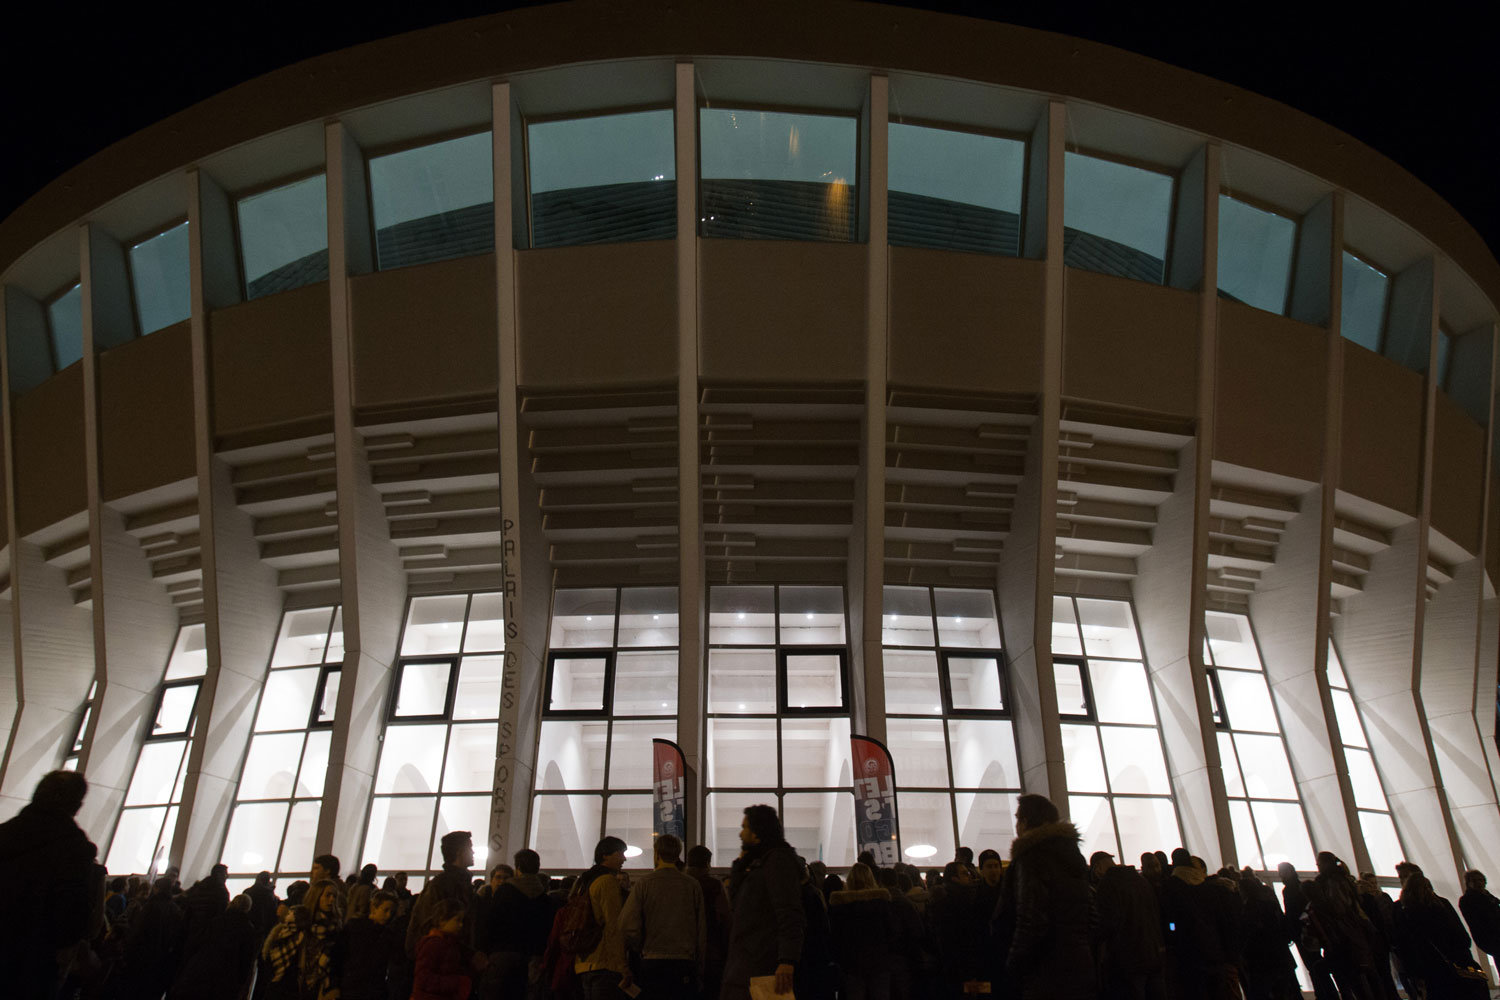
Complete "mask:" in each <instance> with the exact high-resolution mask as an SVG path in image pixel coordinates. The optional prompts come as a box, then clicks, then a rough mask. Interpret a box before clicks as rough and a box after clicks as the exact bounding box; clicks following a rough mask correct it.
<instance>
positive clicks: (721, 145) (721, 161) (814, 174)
mask: <svg viewBox="0 0 1500 1000" xmlns="http://www.w3.org/2000/svg"><path fill="white" fill-rule="evenodd" d="M698 125H699V129H698V141H699V147H700V167H701V170H702V175H703V179H702V180H703V182H702V185H701V188H700V190H699V197H700V206H699V213H698V214H699V229H700V231H701V232H702V233H703V235H704V236H726V237H743V238H746V239H760V240H837V241H850V240H853V239H854V234H855V224H856V222H857V213H858V199H857V198H856V197H855V187H856V184H857V174H856V169H857V162H858V141H859V127H858V123H857V121H856V120H855V119H854V118H850V117H846V116H843V115H825V114H796V113H792V112H786V111H754V110H747V109H731V108H702V109H701V110H700V111H699V113H698Z"/></svg>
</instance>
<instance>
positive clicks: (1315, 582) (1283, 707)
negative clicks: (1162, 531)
mask: <svg viewBox="0 0 1500 1000" xmlns="http://www.w3.org/2000/svg"><path fill="white" fill-rule="evenodd" d="M1328 489H1329V490H1330V492H1331V488H1328ZM1323 493H1324V489H1323V488H1319V489H1314V490H1311V491H1309V492H1308V493H1307V494H1306V495H1305V496H1304V497H1303V498H1302V502H1301V510H1299V511H1298V513H1297V516H1296V517H1294V518H1292V519H1291V521H1290V522H1288V523H1287V526H1286V529H1285V531H1283V532H1282V535H1281V545H1280V546H1279V547H1278V548H1277V550H1276V563H1275V565H1273V566H1272V567H1271V568H1270V569H1268V570H1266V571H1265V573H1264V574H1263V575H1262V577H1261V582H1260V586H1259V588H1258V589H1257V590H1256V592H1255V593H1254V594H1252V595H1251V596H1250V620H1251V622H1252V623H1253V624H1254V625H1255V633H1256V639H1257V641H1258V644H1259V646H1260V653H1261V659H1262V660H1263V661H1264V663H1265V670H1266V679H1267V680H1268V681H1269V682H1270V685H1271V695H1272V697H1273V698H1274V699H1275V703H1276V710H1277V717H1278V719H1279V720H1280V722H1281V731H1282V735H1283V736H1284V737H1285V739H1286V748H1287V754H1288V756H1289V757H1290V758H1291V764H1292V774H1293V775H1294V776H1295V778H1296V781H1297V792H1298V794H1299V796H1300V797H1301V799H1302V808H1303V811H1304V812H1305V813H1306V814H1307V823H1308V832H1309V834H1310V835H1311V837H1312V842H1313V843H1314V844H1315V845H1316V846H1317V848H1318V849H1319V850H1324V851H1332V852H1334V853H1335V854H1337V855H1338V856H1339V857H1341V858H1344V859H1346V860H1348V861H1349V862H1350V863H1351V864H1356V865H1358V870H1359V871H1368V870H1369V867H1370V858H1369V854H1368V852H1367V851H1366V850H1365V846H1364V836H1363V834H1362V833H1361V832H1360V829H1359V816H1358V814H1357V813H1356V812H1355V808H1354V791H1353V787H1352V785H1351V784H1350V782H1349V773H1348V765H1347V764H1346V763H1345V762H1344V749H1343V744H1342V742H1341V741H1340V736H1339V729H1338V718H1337V716H1336V715H1335V714H1334V709H1333V695H1332V693H1331V689H1330V688H1329V686H1328V674H1327V666H1328V610H1327V609H1328V586H1329V579H1328V577H1329V573H1330V571H1331V569H1332V562H1331V560H1329V559H1325V558H1324V546H1323V544H1322V542H1323V538H1324V536H1325V534H1326V535H1327V536H1328V537H1329V538H1330V539H1331V537H1332V522H1331V521H1328V522H1325V521H1324V520H1323V503H1322V496H1323ZM1320 597H1321V600H1320Z"/></svg>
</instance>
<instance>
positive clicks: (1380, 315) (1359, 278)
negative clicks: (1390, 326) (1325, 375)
mask: <svg viewBox="0 0 1500 1000" xmlns="http://www.w3.org/2000/svg"><path fill="white" fill-rule="evenodd" d="M1389 284H1390V279H1389V278H1387V277H1386V276H1385V275H1384V274H1383V273H1381V272H1380V271H1377V270H1375V268H1373V267H1371V266H1370V265H1369V264H1366V263H1365V262H1364V261H1362V260H1360V259H1359V258H1358V257H1356V256H1354V255H1353V254H1351V253H1349V252H1348V251H1347V250H1346V251H1345V252H1344V291H1343V296H1342V299H1341V302H1342V305H1341V306H1340V310H1339V332H1340V333H1341V334H1343V335H1344V336H1345V337H1347V338H1348V339H1349V340H1352V341H1354V342H1355V343H1356V344H1359V345H1360V346H1361V347H1368V348H1369V349H1370V350H1372V351H1379V350H1380V332H1381V330H1382V328H1383V327H1384V326H1385V296H1386V287H1387V286H1388V285H1389Z"/></svg>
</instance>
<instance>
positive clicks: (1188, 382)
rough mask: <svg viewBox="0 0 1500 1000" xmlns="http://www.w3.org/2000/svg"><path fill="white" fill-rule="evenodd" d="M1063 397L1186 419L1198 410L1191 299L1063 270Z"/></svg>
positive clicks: (1195, 321)
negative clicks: (1064, 289)
mask: <svg viewBox="0 0 1500 1000" xmlns="http://www.w3.org/2000/svg"><path fill="white" fill-rule="evenodd" d="M1065 288H1066V293H1067V305H1066V308H1065V312H1064V316H1065V327H1064V330H1063V385H1062V391H1063V395H1064V396H1067V397H1070V398H1074V399H1088V400H1093V401H1096V402H1106V403H1114V404H1116V405H1119V406H1129V407H1134V408H1138V409H1143V410H1151V411H1153V412H1156V413H1171V414H1176V415H1180V416H1184V417H1190V416H1192V415H1193V414H1194V413H1195V412H1196V410H1197V405H1198V402H1197V401H1198V395H1197V385H1198V296H1197V293H1195V292H1184V291H1181V290H1179V289H1176V288H1164V287H1162V286H1160V285H1148V284H1146V283H1145V282H1143V281H1131V280H1130V279H1128V278H1117V277H1114V276H1113V275H1108V274H1095V273H1094V272H1092V271H1080V270H1078V269H1076V268H1069V269H1068V270H1067V280H1066V284H1065Z"/></svg>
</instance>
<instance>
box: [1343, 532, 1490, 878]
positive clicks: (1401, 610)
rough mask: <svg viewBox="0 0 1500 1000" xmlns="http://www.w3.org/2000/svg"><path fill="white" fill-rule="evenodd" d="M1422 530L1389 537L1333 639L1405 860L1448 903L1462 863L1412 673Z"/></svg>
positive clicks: (1347, 601) (1348, 602) (1347, 602)
mask: <svg viewBox="0 0 1500 1000" xmlns="http://www.w3.org/2000/svg"><path fill="white" fill-rule="evenodd" d="M1420 533H1421V532H1420V528H1419V525H1418V524H1417V522H1415V521H1413V522H1409V523H1407V524H1405V525H1402V526H1401V527H1399V528H1397V529H1396V530H1395V531H1393V532H1392V533H1391V546H1390V548H1388V549H1386V550H1385V551H1383V552H1379V553H1376V554H1375V555H1374V556H1373V557H1372V558H1371V560H1370V572H1369V573H1368V574H1367V575H1366V577H1365V582H1364V592H1363V593H1361V594H1359V595H1358V596H1356V597H1351V598H1347V599H1345V601H1344V610H1343V613H1342V614H1341V615H1340V616H1339V617H1338V619H1337V620H1336V621H1335V622H1334V623H1333V634H1334V641H1336V642H1337V643H1338V646H1339V656H1340V658H1341V659H1342V661H1343V665H1344V671H1345V673H1346V674H1347V675H1348V677H1349V683H1350V686H1351V687H1352V689H1353V693H1354V700H1355V704H1356V706H1357V707H1358V708H1359V712H1360V715H1361V716H1362V717H1363V719H1364V723H1365V732H1366V733H1367V735H1368V736H1369V740H1370V749H1371V751H1372V752H1373V754H1374V756H1375V763H1376V766H1377V768H1378V770H1379V772H1380V777H1381V780H1382V782H1383V783H1384V785H1385V794H1386V798H1387V800H1389V802H1390V806H1391V815H1392V816H1393V817H1394V818H1395V821H1396V829H1397V831H1398V832H1399V833H1400V835H1401V844H1402V847H1403V848H1405V853H1406V857H1407V858H1408V859H1409V860H1411V861H1415V862H1416V863H1417V864H1419V865H1421V866H1422V868H1423V870H1425V871H1426V872H1427V873H1428V876H1429V877H1430V878H1432V880H1433V884H1434V886H1437V888H1438V892H1439V893H1440V894H1441V895H1444V896H1449V898H1450V899H1451V898H1455V897H1454V896H1452V895H1450V893H1453V892H1456V891H1458V876H1457V870H1458V868H1459V866H1460V864H1461V862H1460V860H1459V857H1458V852H1457V850H1456V849H1455V841H1454V839H1453V837H1452V833H1451V831H1452V821H1451V819H1450V817H1449V815H1448V802H1447V798H1446V796H1445V795H1444V794H1443V783H1442V778H1441V776H1440V774H1439V772H1438V765H1437V760H1436V757H1435V755H1434V754H1433V752H1432V749H1431V743H1432V738H1431V735H1430V733H1429V731H1428V725H1427V715H1426V710H1425V708H1424V706H1423V704H1422V698H1421V694H1420V692H1419V690H1418V685H1417V678H1416V673H1415V660H1416V657H1417V649H1418V646H1419V644H1420V641H1421V640H1420V636H1419V634H1418V632H1417V629H1416V618H1417V611H1416V607H1417V605H1418V604H1420V603H1422V600H1423V595H1420V594H1419V593H1418V592H1417V590H1416V588H1414V587H1413V586H1412V576H1413V573H1414V570H1415V568H1416V567H1417V566H1419V565H1420V564H1419V563H1418V562H1417V561H1416V555H1417V550H1418V548H1419V543H1420V538H1419V535H1420ZM1420 548H1421V549H1422V550H1423V551H1424V552H1425V550H1426V546H1425V545H1420ZM1423 561H1424V562H1425V560H1423ZM1381 874H1388V873H1384V872H1382V873H1381Z"/></svg>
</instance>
